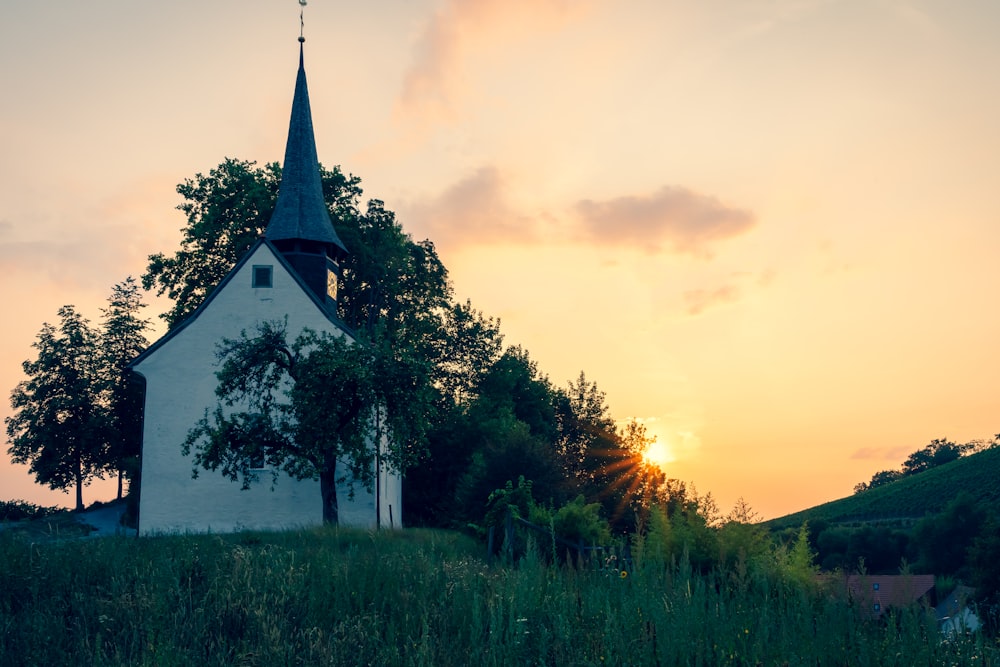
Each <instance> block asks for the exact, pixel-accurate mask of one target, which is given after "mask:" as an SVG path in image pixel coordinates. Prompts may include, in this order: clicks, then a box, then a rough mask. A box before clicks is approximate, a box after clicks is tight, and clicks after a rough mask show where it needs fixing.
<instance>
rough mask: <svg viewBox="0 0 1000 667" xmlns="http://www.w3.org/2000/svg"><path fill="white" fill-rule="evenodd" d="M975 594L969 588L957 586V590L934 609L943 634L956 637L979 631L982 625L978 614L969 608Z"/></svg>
mask: <svg viewBox="0 0 1000 667" xmlns="http://www.w3.org/2000/svg"><path fill="white" fill-rule="evenodd" d="M974 592H975V591H974V589H972V588H970V587H968V586H961V585H959V586H956V587H955V590H953V591H952V592H951V593H950V594H949V595H948V597H946V598H945V599H944V600H942V601H941V602H940V603H938V606H937V607H935V608H934V613H935V615H936V616H937V619H938V626H939V627H940V628H941V632H942V633H944V634H945V635H955V634H965V633H966V632H975V631H977V630H979V627H980V625H981V624H982V623H981V622H980V620H979V617H978V616H977V615H976V612H974V611H973V610H972V609H971V608H970V607H969V601H970V600H971V599H972V594H973V593H974Z"/></svg>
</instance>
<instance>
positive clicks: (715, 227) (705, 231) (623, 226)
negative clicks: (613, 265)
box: [575, 185, 756, 257]
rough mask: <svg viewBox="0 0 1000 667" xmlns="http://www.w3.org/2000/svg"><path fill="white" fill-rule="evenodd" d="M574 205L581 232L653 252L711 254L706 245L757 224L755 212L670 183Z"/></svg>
mask: <svg viewBox="0 0 1000 667" xmlns="http://www.w3.org/2000/svg"><path fill="white" fill-rule="evenodd" d="M575 210H576V213H577V214H578V215H579V217H580V221H581V227H580V230H579V231H580V234H581V235H582V236H583V237H585V238H587V239H589V240H595V241H601V242H602V243H605V244H610V245H627V246H633V247H637V248H642V249H644V250H646V251H647V252H649V253H654V254H655V253H659V252H662V251H663V250H672V251H674V252H678V253H688V254H692V255H696V256H700V257H709V256H711V253H710V251H709V246H710V245H712V244H713V243H716V242H718V241H722V240H725V239H728V238H732V237H734V236H738V235H740V234H743V233H744V232H746V231H748V230H749V229H751V228H752V227H753V226H754V225H755V224H756V219H755V217H754V215H753V213H752V212H750V211H748V210H746V209H741V208H733V207H731V206H727V205H725V204H723V203H722V202H720V201H719V200H718V199H716V198H715V197H711V196H707V195H703V194H699V193H697V192H693V191H691V190H689V189H687V188H684V187H675V186H670V185H665V186H663V187H662V188H660V189H659V190H658V191H657V192H655V193H653V194H652V195H647V196H637V195H628V196H623V197H616V198H614V199H608V200H605V201H594V200H592V199H584V200H582V201H580V202H578V203H577V204H576V206H575Z"/></svg>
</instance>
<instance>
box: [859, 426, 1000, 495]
mask: <svg viewBox="0 0 1000 667" xmlns="http://www.w3.org/2000/svg"><path fill="white" fill-rule="evenodd" d="M993 447H1000V433H998V434H997V435H996V436H994V437H993V439H991V440H972V441H970V442H966V443H963V444H956V443H954V442H952V441H951V440H948V439H947V438H936V439H934V440H932V441H931V443H930V444H929V445H927V446H926V447H924V448H923V449H918V450H917V451H915V452H913V453H912V454H910V455H909V456H908V457H907V458H906V460H905V461H903V464H902V466H901V467H900V468H899V469H898V470H881V471H879V472H877V473H875V474H874V475H872V478H871V480H870V481H868V482H859V483H857V484H855V485H854V493H864V492H865V491H868V490H870V489H875V488H878V487H880V486H884V485H886V484H889V483H891V482H895V481H896V480H898V479H902V478H903V477H910V476H912V475H918V474H920V473H922V472H924V471H927V470H930V469H931V468H936V467H938V466H942V465H944V464H946V463H951V462H952V461H955V460H957V459H959V458H961V457H963V456H967V455H969V454H975V453H976V452H981V451H983V450H986V449H992V448H993Z"/></svg>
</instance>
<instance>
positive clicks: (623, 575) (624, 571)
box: [618, 570, 628, 579]
mask: <svg viewBox="0 0 1000 667" xmlns="http://www.w3.org/2000/svg"><path fill="white" fill-rule="evenodd" d="M618 576H619V577H621V578H622V579H628V571H627V570H622V572H621V574H619V575H618Z"/></svg>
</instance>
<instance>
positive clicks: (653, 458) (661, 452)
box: [642, 439, 674, 470]
mask: <svg viewBox="0 0 1000 667" xmlns="http://www.w3.org/2000/svg"><path fill="white" fill-rule="evenodd" d="M642 458H643V460H644V461H645V462H646V463H648V464H651V465H655V466H657V467H659V468H660V470H666V468H667V465H669V464H671V463H673V462H674V454H673V452H671V451H670V447H669V446H668V445H667V444H666V443H665V442H660V440H659V439H656V440H653V442H651V443H649V445H648V446H647V447H646V451H645V452H643V453H642Z"/></svg>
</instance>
